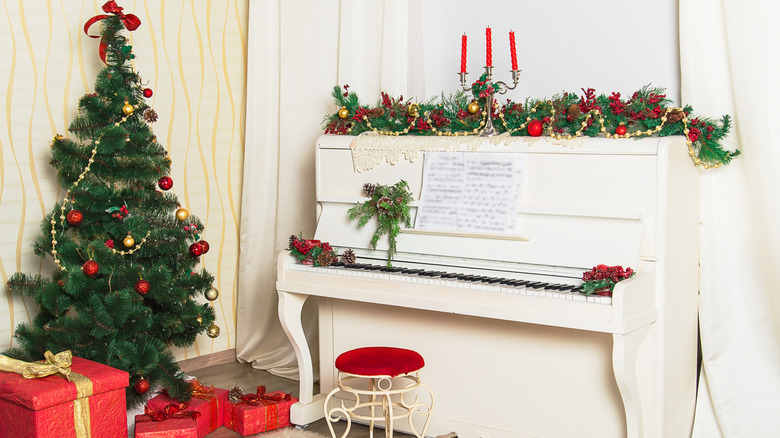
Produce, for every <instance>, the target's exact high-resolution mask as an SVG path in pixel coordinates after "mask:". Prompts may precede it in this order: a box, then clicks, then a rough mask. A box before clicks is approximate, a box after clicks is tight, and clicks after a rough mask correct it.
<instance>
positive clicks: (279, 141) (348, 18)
mask: <svg viewBox="0 0 780 438" xmlns="http://www.w3.org/2000/svg"><path fill="white" fill-rule="evenodd" d="M407 8H408V7H407V2H406V1H392V0H385V1H378V0H377V1H360V0H342V1H338V0H327V1H318V2H312V1H305V0H295V1H290V0H285V1H283V0H265V1H260V0H256V1H253V2H251V3H250V9H249V20H250V23H249V47H248V52H249V53H248V65H247V120H246V141H245V144H246V150H245V159H244V169H245V171H244V181H243V196H242V204H241V205H242V211H241V255H240V260H239V263H240V268H239V290H238V302H237V303H236V312H237V334H236V335H237V341H236V354H237V356H238V358H239V360H242V361H245V362H251V363H252V364H253V366H254V367H255V368H262V369H268V370H269V371H271V372H273V373H275V374H279V375H282V376H285V377H292V378H297V373H296V371H297V365H296V362H295V355H294V353H293V350H292V347H291V346H290V345H289V343H288V341H287V337H286V336H285V334H284V332H283V330H282V328H281V325H280V324H279V318H278V315H277V295H276V287H275V281H276V255H277V254H278V253H279V252H280V251H283V250H284V249H285V248H286V247H287V244H288V237H289V236H290V235H291V234H298V232H301V231H302V232H303V234H304V235H308V236H311V235H312V234H313V232H314V223H315V204H316V202H315V201H316V200H315V198H314V144H315V141H316V139H317V136H318V135H320V134H321V133H322V130H321V129H320V123H321V121H322V116H323V115H324V114H327V113H329V112H332V111H334V108H333V104H332V100H331V97H330V91H331V89H332V88H333V86H334V85H344V84H349V85H351V86H352V87H354V89H356V90H360V95H361V96H378V95H379V90H380V89H381V90H386V91H388V92H390V93H393V94H395V93H398V94H400V93H404V92H405V91H406V80H407V60H406V53H407V49H406V45H407ZM311 304H313V303H307V306H308V307H306V308H304V318H303V319H304V321H305V324H304V327H305V329H306V333H307V336H309V341H310V345H311V347H312V353H313V357H314V358H315V360H316V357H317V348H316V347H317V343H316V339H317V331H316V324H317V319H316V311H315V308H314V307H313V306H312V305H311Z"/></svg>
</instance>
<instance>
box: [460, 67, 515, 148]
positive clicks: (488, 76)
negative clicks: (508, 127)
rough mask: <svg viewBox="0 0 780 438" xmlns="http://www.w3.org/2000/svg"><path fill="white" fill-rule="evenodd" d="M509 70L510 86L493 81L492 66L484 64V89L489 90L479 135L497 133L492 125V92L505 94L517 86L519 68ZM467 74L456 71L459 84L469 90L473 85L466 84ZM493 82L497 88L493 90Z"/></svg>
mask: <svg viewBox="0 0 780 438" xmlns="http://www.w3.org/2000/svg"><path fill="white" fill-rule="evenodd" d="M509 71H510V73H512V86H511V87H510V86H509V85H507V83H506V82H504V81H496V82H493V66H485V89H486V90H490V91H488V92H487V97H486V105H485V110H486V111H487V115H486V116H485V126H484V127H483V128H482V130H481V131H479V136H480V137H490V136H492V135H496V134H497V133H498V132H497V131H496V128H494V127H493V93H494V92H495V93H498V94H505V93H506V92H507V91H509V90H514V89H515V87H517V82H518V81H519V80H520V71H521V70H509ZM467 74H468V73H466V72H460V73H458V76H460V86H461V87H462V88H463V91H471V90H472V89H473V88H474V86H471V87H467V86H466V75H467ZM493 84H496V85H498V89H497V90H495V91H493Z"/></svg>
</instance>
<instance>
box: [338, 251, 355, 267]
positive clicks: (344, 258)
mask: <svg viewBox="0 0 780 438" xmlns="http://www.w3.org/2000/svg"><path fill="white" fill-rule="evenodd" d="M355 259H356V257H355V252H354V251H352V250H351V249H348V250H346V251H344V254H341V263H344V264H346V265H351V264H354V263H355Z"/></svg>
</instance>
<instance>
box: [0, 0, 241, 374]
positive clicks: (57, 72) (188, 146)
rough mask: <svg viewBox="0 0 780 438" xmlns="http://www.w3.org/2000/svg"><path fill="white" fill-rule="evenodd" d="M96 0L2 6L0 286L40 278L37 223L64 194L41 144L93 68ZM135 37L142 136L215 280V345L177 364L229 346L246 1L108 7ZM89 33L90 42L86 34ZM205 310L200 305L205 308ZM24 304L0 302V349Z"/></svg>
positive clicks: (43, 266)
mask: <svg viewBox="0 0 780 438" xmlns="http://www.w3.org/2000/svg"><path fill="white" fill-rule="evenodd" d="M104 3H105V0H101V1H95V0H35V1H24V0H3V2H2V8H3V9H2V10H1V11H0V20H2V23H0V114H1V115H0V146H2V153H0V164H1V165H2V174H0V276H2V280H3V283H5V281H6V280H7V279H8V277H9V276H10V275H12V274H13V273H14V272H17V271H22V272H40V273H43V274H45V275H49V274H50V273H51V272H52V269H53V267H54V264H53V263H52V261H51V258H50V257H49V258H47V259H44V260H43V261H42V260H41V259H40V258H38V257H37V256H35V255H34V254H33V252H32V243H33V240H34V239H35V237H37V236H38V234H39V233H40V228H39V225H40V222H41V218H42V216H43V215H44V214H46V213H47V212H48V211H49V210H51V209H52V208H53V206H54V203H55V202H56V200H57V199H58V198H59V197H61V196H62V195H63V193H62V191H61V190H60V189H59V187H58V186H57V184H56V181H55V176H56V175H55V171H54V169H53V168H52V167H51V166H50V165H49V163H48V162H49V143H50V141H51V139H52V137H53V136H54V135H55V134H57V133H60V134H66V132H67V127H68V125H69V124H70V121H71V120H72V119H73V118H74V116H75V112H76V109H77V103H78V99H79V98H80V97H81V96H82V95H84V94H86V93H91V92H92V90H93V84H94V80H95V77H96V75H97V73H98V71H99V70H100V68H101V67H102V63H101V61H100V58H99V57H98V42H99V40H98V39H92V38H89V37H87V36H86V35H85V34H84V32H83V27H84V23H85V22H86V21H87V20H88V19H89V18H91V17H93V16H95V15H97V14H100V13H103V12H102V10H101V9H100V8H101V6H102V5H103V4H104ZM117 4H118V5H119V6H121V7H123V8H124V9H125V10H124V12H125V13H133V14H135V15H137V16H138V18H140V20H141V26H140V27H139V28H138V29H137V30H136V31H134V32H128V33H127V36H128V38H129V40H130V43H131V44H132V46H133V53H134V54H135V56H136V57H135V59H134V67H135V69H136V71H137V72H138V73H139V74H140V75H141V77H142V79H143V80H144V81H145V82H147V84H148V85H147V86H148V87H149V88H151V89H152V90H153V91H154V95H153V96H152V98H151V99H149V100H148V102H149V104H150V106H151V107H152V108H154V109H155V110H156V111H157V113H158V115H159V120H158V121H157V122H156V123H154V124H153V125H152V130H153V131H154V132H155V134H156V135H157V137H158V139H160V141H161V143H163V145H165V146H166V147H167V149H168V152H169V156H170V157H171V159H172V161H173V163H172V175H171V177H172V178H173V180H174V186H173V189H172V190H173V191H174V192H175V193H176V195H177V196H178V198H179V201H180V202H181V204H182V206H184V207H186V208H187V209H189V210H190V212H192V214H194V215H196V216H198V217H199V218H200V219H201V221H203V223H204V225H205V233H204V235H203V237H204V238H205V239H206V240H207V241H208V242H209V244H210V246H211V249H210V251H209V253H208V254H206V255H205V256H203V257H202V262H203V263H204V264H205V267H206V269H208V270H209V272H211V274H213V275H214V277H215V278H216V280H215V286H216V287H217V288H218V289H219V291H220V297H219V299H218V300H216V301H214V302H213V305H214V306H215V310H216V314H217V325H219V326H220V328H221V335H220V336H219V337H218V338H216V339H211V338H209V337H207V336H206V335H205V334H204V335H202V336H200V337H199V338H198V340H197V342H196V343H195V345H193V346H192V347H190V348H187V349H179V350H176V351H175V353H176V356H177V357H178V358H179V359H186V358H191V357H195V356H201V355H205V354H209V353H213V352H218V351H223V350H227V349H230V348H233V347H235V318H236V290H237V288H236V277H237V272H238V247H239V242H238V237H239V234H238V227H239V214H240V208H241V206H240V201H241V178H242V172H243V169H242V167H243V156H244V149H243V148H244V137H243V136H244V108H245V100H246V85H245V78H246V74H245V72H246V46H247V17H248V8H249V0H118V1H117ZM97 32H98V26H93V28H92V29H91V30H90V33H92V34H96V33H97ZM204 301H205V300H204ZM35 311H36V308H35V303H34V302H32V301H31V300H27V299H22V298H20V297H16V296H12V295H10V294H8V292H7V290H6V289H5V288H3V290H2V292H1V293H0V350H2V349H5V348H7V347H10V346H12V345H13V331H14V327H15V326H16V325H17V324H19V323H20V322H27V321H30V320H31V318H32V317H33V316H34V315H35Z"/></svg>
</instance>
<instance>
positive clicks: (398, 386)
mask: <svg viewBox="0 0 780 438" xmlns="http://www.w3.org/2000/svg"><path fill="white" fill-rule="evenodd" d="M338 379H339V382H338V386H336V387H335V388H333V390H332V391H330V393H328V395H327V397H325V403H324V407H323V409H324V411H325V419H326V420H327V422H328V429H330V434H331V436H332V437H333V438H337V437H336V432H335V431H334V430H333V424H334V423H336V422H338V421H339V420H340V419H341V417H342V416H343V417H344V418H345V419H346V422H347V428H346V430H345V431H344V433H343V434H342V435H341V436H340V437H338V438H346V436H347V434H349V431H350V429H351V428H352V420H353V419H355V420H362V421H367V422H368V427H369V436H370V437H371V438H373V437H374V424H375V422H377V421H382V420H384V422H385V437H386V438H392V437H393V422H394V421H395V420H400V419H404V418H406V419H407V421H408V423H409V429H410V430H411V432H412V433H413V434H414V435H415V436H416V437H417V438H423V436H424V435H425V431H426V430H427V429H428V423H429V422H430V419H431V413H432V412H433V405H434V398H433V392H432V391H431V389H430V388H429V387H428V386H427V385H425V384H424V383H422V382H421V381H420V370H417V371H413V372H411V373H407V374H401V375H398V376H395V377H391V376H388V375H377V376H363V375H359V374H350V373H345V372H342V371H339V376H338ZM366 380H367V381H368V389H359V388H354V387H352V386H351V385H352V384H353V383H352V382H355V383H357V382H359V381H362V382H366ZM394 386H395V388H394ZM419 388H422V389H424V390H425V391H427V392H428V395H429V396H430V397H431V403H430V404H427V403H425V402H421V401H420V400H419V397H418V396H415V397H414V400H413V401H412V402H411V403H409V402H407V401H406V400H405V399H404V395H406V394H407V393H410V392H412V391H414V390H417V389H419ZM338 392H346V393H349V394H352V396H354V398H355V401H354V403H352V402H351V401H349V405H348V406H347V405H346V403H345V401H342V402H341V405H340V406H337V407H334V408H332V409H330V410H329V409H328V406H329V404H328V401H329V400H330V398H331V397H332V396H333V395H335V394H336V393H338ZM361 396H366V397H364V400H361ZM365 398H367V400H365ZM394 398H395V400H394ZM364 408H367V410H368V414H367V415H364V414H363V413H362V412H357V411H358V409H360V410H361V411H362V410H364ZM376 408H381V415H377V414H378V412H376ZM337 413H339V414H341V415H337V416H334V414H337ZM415 413H416V414H418V415H421V416H424V417H425V423H424V424H423V427H422V430H420V431H419V432H418V431H417V429H416V428H415V426H414V423H413V422H412V415H413V414H415Z"/></svg>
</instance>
